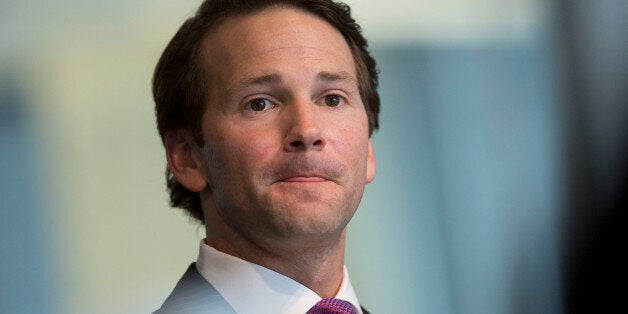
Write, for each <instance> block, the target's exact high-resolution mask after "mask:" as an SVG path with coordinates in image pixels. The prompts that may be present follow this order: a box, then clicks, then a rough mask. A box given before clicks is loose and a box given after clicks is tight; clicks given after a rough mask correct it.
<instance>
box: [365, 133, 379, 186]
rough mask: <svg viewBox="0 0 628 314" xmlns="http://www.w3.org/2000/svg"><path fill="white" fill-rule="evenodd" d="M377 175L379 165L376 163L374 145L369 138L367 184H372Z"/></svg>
mask: <svg viewBox="0 0 628 314" xmlns="http://www.w3.org/2000/svg"><path fill="white" fill-rule="evenodd" d="M376 173H377V165H376V163H375V151H373V144H372V143H371V139H370V138H369V144H368V156H367V160H366V183H367V184H368V183H371V182H372V181H373V180H374V179H375V174H376Z"/></svg>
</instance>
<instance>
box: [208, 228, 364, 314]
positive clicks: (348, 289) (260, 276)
mask: <svg viewBox="0 0 628 314" xmlns="http://www.w3.org/2000/svg"><path fill="white" fill-rule="evenodd" d="M196 268H197V270H198V272H199V273H200V274H201V275H202V276H203V277H204V278H205V279H206V280H207V281H209V283H210V284H212V286H214V288H216V290H217V291H218V292H219V293H220V295H221V296H222V297H223V298H225V300H226V301H227V302H228V303H229V304H230V305H231V307H233V309H234V310H235V311H236V313H239V314H249V313H256V314H277V313H290V314H292V313H295V314H304V313H305V312H307V311H308V310H309V309H310V308H311V307H312V306H314V304H316V302H318V301H320V300H322V299H321V297H320V296H318V294H316V292H314V291H312V290H310V289H309V288H307V287H306V286H304V285H302V284H300V283H298V282H296V281H294V280H293V279H291V278H288V277H286V276H284V275H282V274H280V273H277V272H275V271H272V270H270V269H268V268H265V267H262V266H260V265H257V264H254V263H251V262H247V261H245V260H242V259H240V258H237V257H235V256H231V255H228V254H225V253H223V252H220V251H218V250H216V249H214V248H213V247H211V246H209V245H207V244H206V243H205V240H202V241H201V245H200V250H199V254H198V260H197V261H196ZM335 298H337V299H342V300H345V301H348V302H350V303H351V305H353V307H354V309H355V310H356V312H357V313H358V314H362V309H361V308H360V303H359V302H358V298H357V296H356V295H355V292H354V291H353V287H352V286H351V282H350V281H349V274H348V272H347V267H346V266H345V267H343V277H342V284H341V285H340V289H339V290H338V294H336V296H335Z"/></svg>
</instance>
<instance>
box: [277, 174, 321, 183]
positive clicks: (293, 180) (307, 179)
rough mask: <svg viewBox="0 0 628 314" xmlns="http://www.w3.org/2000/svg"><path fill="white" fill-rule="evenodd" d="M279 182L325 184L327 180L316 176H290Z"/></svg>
mask: <svg viewBox="0 0 628 314" xmlns="http://www.w3.org/2000/svg"><path fill="white" fill-rule="evenodd" d="M280 181H281V182H291V183H310V182H312V183H316V182H325V181H327V179H326V178H324V177H321V176H317V175H313V176H306V175H302V176H290V177H287V178H285V179H282V180H280Z"/></svg>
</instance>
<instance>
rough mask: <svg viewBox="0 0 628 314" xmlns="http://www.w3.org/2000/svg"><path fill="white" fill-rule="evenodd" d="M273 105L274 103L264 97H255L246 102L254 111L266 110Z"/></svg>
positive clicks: (248, 107)
mask: <svg viewBox="0 0 628 314" xmlns="http://www.w3.org/2000/svg"><path fill="white" fill-rule="evenodd" d="M272 107H273V104H272V103H271V102H270V101H269V100H268V99H264V98H255V99H253V100H251V101H250V102H249V103H248V104H246V108H247V109H251V110H253V111H264V110H268V109H270V108H272Z"/></svg>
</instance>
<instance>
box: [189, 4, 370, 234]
mask: <svg viewBox="0 0 628 314" xmlns="http://www.w3.org/2000/svg"><path fill="white" fill-rule="evenodd" d="M202 57H203V60H204V62H205V66H206V67H207V69H208V71H207V73H210V74H209V76H210V77H209V81H210V95H209V97H208V105H207V110H206V112H205V114H204V116H203V120H202V131H203V138H204V140H205V145H204V146H203V147H202V148H201V149H200V152H201V156H202V160H203V164H204V167H206V169H204V172H205V173H204V176H205V179H206V181H207V184H208V187H207V189H206V191H204V192H203V193H201V195H202V196H203V195H205V196H204V197H205V200H204V201H205V202H204V207H205V208H204V210H205V211H206V216H207V211H215V214H214V215H212V216H217V217H219V218H220V220H221V221H220V222H216V221H211V219H210V221H208V224H212V223H225V224H226V225H227V226H229V227H230V228H233V229H234V230H236V231H237V232H240V233H242V234H244V235H247V236H260V235H264V236H267V237H275V238H284V237H286V236H290V237H300V236H301V237H310V238H311V237H312V236H325V235H329V234H339V233H340V232H342V231H343V230H344V228H345V226H346V224H347V223H348V222H349V220H350V219H351V217H352V216H353V214H354V212H355V210H356V209H357V207H358V204H359V202H360V199H361V198H362V193H363V191H364V185H365V184H366V183H369V182H371V181H372V180H373V178H374V177H375V158H374V155H373V151H372V147H371V141H370V139H369V136H368V134H369V132H368V122H367V116H366V111H365V108H364V105H363V104H362V101H361V98H360V94H359V92H358V82H357V76H356V69H355V65H354V62H353V58H352V55H351V52H350V50H349V46H348V45H347V43H346V41H345V40H344V38H343V37H342V35H341V34H340V33H339V32H338V31H337V30H336V29H334V28H333V27H332V26H331V25H329V24H328V23H326V22H325V21H323V20H321V19H319V18H317V17H315V16H313V15H311V14H308V13H304V12H302V11H298V10H295V9H288V8H274V9H268V10H264V11H262V12H260V13H257V14H254V15H248V16H244V17H235V18H230V19H227V20H226V21H225V22H224V23H222V24H221V25H220V27H219V28H218V29H217V30H215V31H213V32H212V33H210V34H209V35H208V36H207V37H206V39H205V41H204V42H203V46H202ZM210 227H211V226H210ZM210 227H208V230H209V228H210Z"/></svg>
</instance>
